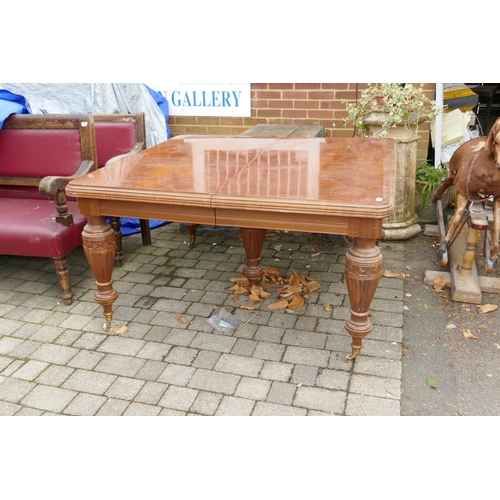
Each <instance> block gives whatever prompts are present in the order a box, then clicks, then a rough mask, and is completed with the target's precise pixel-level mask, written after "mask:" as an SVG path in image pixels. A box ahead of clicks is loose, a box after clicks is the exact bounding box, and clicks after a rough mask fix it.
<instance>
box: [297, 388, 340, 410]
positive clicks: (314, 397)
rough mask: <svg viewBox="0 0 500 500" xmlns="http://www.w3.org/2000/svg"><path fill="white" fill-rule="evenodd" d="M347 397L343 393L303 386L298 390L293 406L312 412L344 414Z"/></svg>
mask: <svg viewBox="0 0 500 500" xmlns="http://www.w3.org/2000/svg"><path fill="white" fill-rule="evenodd" d="M346 396H347V393H346V392H343V391H331V390H327V389H320V388H317V387H307V386H302V387H299V388H297V393H296V394H295V399H294V401H293V404H294V406H302V407H304V408H308V409H311V410H320V411H326V412H329V413H336V414H342V413H344V409H345V402H346Z"/></svg>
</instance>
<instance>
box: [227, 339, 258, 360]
mask: <svg viewBox="0 0 500 500" xmlns="http://www.w3.org/2000/svg"><path fill="white" fill-rule="evenodd" d="M256 346H257V342H256V341H255V340H250V339H244V338H239V339H238V340H237V341H236V343H235V344H234V347H233V350H232V351H231V354H236V355H240V356H252V354H253V352H254V351H255V348H256Z"/></svg>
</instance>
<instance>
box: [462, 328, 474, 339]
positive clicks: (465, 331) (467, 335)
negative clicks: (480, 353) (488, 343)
mask: <svg viewBox="0 0 500 500" xmlns="http://www.w3.org/2000/svg"><path fill="white" fill-rule="evenodd" d="M462 335H463V336H464V337H465V338H466V339H476V337H474V335H472V333H471V332H470V330H464V331H463V332H462ZM476 340H477V339H476Z"/></svg>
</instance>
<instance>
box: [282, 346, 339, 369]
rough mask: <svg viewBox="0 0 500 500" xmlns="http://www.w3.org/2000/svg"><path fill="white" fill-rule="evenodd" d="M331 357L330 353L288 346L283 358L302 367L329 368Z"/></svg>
mask: <svg viewBox="0 0 500 500" xmlns="http://www.w3.org/2000/svg"><path fill="white" fill-rule="evenodd" d="M329 357H330V353H329V352H328V351H324V350H321V349H312V348H309V347H294V346H288V347H287V348H286V351H285V354H284V356H283V361H285V362H288V363H298V364H301V365H311V366H318V367H327V366H328V359H329Z"/></svg>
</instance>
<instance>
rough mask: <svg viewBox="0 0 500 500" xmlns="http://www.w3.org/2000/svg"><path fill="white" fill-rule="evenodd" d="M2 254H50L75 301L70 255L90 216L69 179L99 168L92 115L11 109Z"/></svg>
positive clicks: (2, 182) (0, 147) (2, 193)
mask: <svg viewBox="0 0 500 500" xmlns="http://www.w3.org/2000/svg"><path fill="white" fill-rule="evenodd" d="M0 151H1V154H0V220H1V221H2V222H1V224H0V254H2V255H22V256H26V257H45V258H47V257H51V258H52V259H53V260H54V264H55V268H56V274H57V279H58V281H59V286H60V288H61V291H62V297H63V299H64V301H65V302H66V303H67V304H71V302H72V297H73V292H72V290H71V282H70V275H69V270H68V263H67V260H66V255H67V254H68V253H69V252H70V251H72V250H74V249H75V248H77V247H79V246H80V245H82V230H83V228H84V226H85V224H86V222H87V220H86V218H85V217H84V216H83V215H80V213H79V212H78V209H77V205H76V202H74V201H72V200H69V199H67V198H66V193H65V187H66V185H67V184H68V182H69V181H70V180H72V179H75V178H77V177H79V176H81V175H84V174H87V173H89V172H91V171H93V170H95V169H96V168H97V155H96V144H95V132H94V122H93V118H92V116H90V115H76V114H75V115H31V114H23V115H18V114H15V115H11V116H10V117H9V118H7V120H5V122H4V125H3V127H2V129H0Z"/></svg>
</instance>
